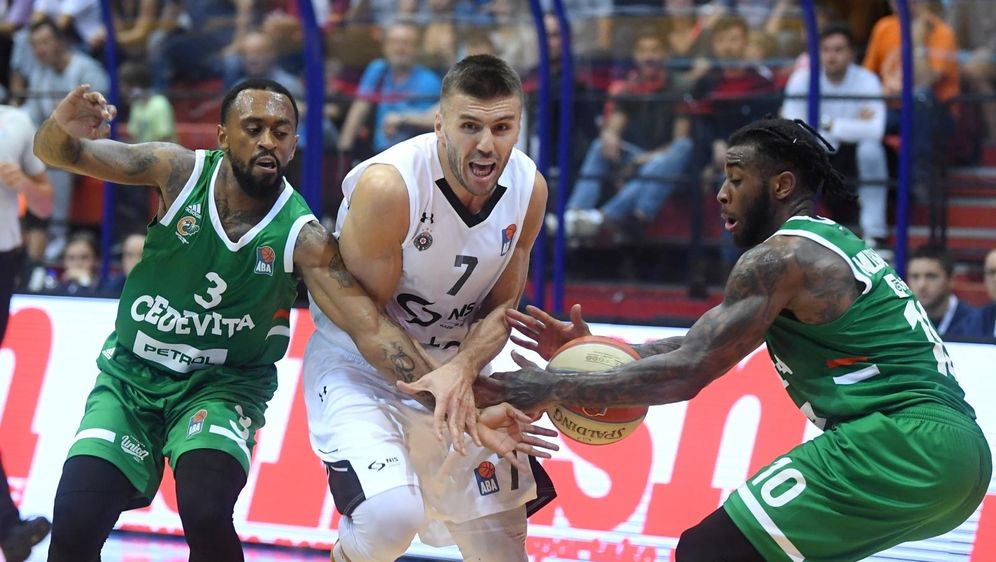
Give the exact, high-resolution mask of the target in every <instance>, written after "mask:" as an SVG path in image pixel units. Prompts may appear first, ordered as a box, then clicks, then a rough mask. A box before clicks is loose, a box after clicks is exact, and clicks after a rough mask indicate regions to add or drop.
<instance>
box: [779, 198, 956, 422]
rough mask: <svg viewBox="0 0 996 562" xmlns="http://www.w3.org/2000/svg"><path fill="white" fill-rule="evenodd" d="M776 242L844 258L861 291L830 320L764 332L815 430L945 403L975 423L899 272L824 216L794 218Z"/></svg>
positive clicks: (783, 321)
mask: <svg viewBox="0 0 996 562" xmlns="http://www.w3.org/2000/svg"><path fill="white" fill-rule="evenodd" d="M775 235H776V236H802V237H803V238H806V239H809V240H811V241H813V242H816V243H817V244H819V245H821V246H823V247H825V248H827V249H828V250H830V251H832V252H834V253H835V254H837V255H839V256H840V257H841V258H842V259H844V260H845V261H846V262H847V264H848V265H849V266H850V268H851V271H852V272H853V273H854V278H855V279H856V280H857V282H858V284H859V285H860V286H861V287H862V293H861V295H860V296H858V298H857V300H855V301H854V303H853V304H852V305H851V307H850V308H849V309H848V310H847V311H846V312H845V313H844V314H843V315H842V316H841V317H839V318H837V319H836V320H834V321H832V322H828V323H826V324H819V325H811V324H804V323H802V322H799V321H797V320H795V319H793V318H790V317H787V316H785V315H781V316H779V317H778V318H777V319H776V320H775V322H774V324H772V326H771V327H770V328H769V329H768V331H767V333H766V334H765V341H766V342H767V346H768V353H769V354H770V355H771V360H772V361H773V362H774V364H775V370H776V371H777V372H778V374H779V375H780V376H781V377H782V379H783V381H784V384H785V389H786V391H788V393H789V395H790V396H791V397H792V400H793V401H795V403H796V405H797V406H799V408H800V409H801V410H802V411H803V413H805V414H806V416H807V417H809V419H810V420H812V421H813V423H815V424H816V425H818V426H820V427H821V428H823V427H830V426H832V425H835V424H836V423H838V422H841V421H845V420H848V419H852V418H857V417H861V416H865V415H868V414H870V413H872V412H883V413H889V412H894V411H897V410H900V409H903V408H907V407H910V406H914V405H918V404H930V403H933V404H938V403H939V404H945V405H948V406H950V407H952V408H954V409H955V410H957V411H960V412H963V413H964V414H966V415H968V416H969V417H971V418H974V417H975V412H974V410H972V407H971V406H969V405H968V403H967V402H965V394H964V392H963V391H962V389H961V387H960V386H958V383H957V382H956V381H955V378H954V366H953V364H952V362H951V359H950V358H949V357H948V353H947V350H946V349H945V348H944V343H943V342H942V341H941V338H940V336H938V335H937V331H936V330H935V329H934V326H933V325H932V324H931V323H930V320H929V319H928V318H927V313H926V312H925V311H924V309H923V306H921V305H920V303H919V302H918V301H917V300H916V297H914V296H913V293H912V291H910V289H909V287H907V286H906V283H905V282H903V280H902V279H900V277H899V275H898V274H897V273H896V271H895V270H894V269H892V268H891V267H889V265H888V264H887V263H886V262H885V261H884V260H883V259H882V258H881V257H880V256H879V255H878V254H876V253H875V251H874V250H872V249H871V248H869V247H868V246H867V245H865V243H864V241H863V240H861V239H860V238H858V237H857V236H855V235H854V234H853V233H852V232H851V231H849V230H847V229H846V228H844V227H842V226H840V225H839V224H837V223H835V222H833V221H831V220H828V219H823V218H811V217H798V216H797V217H793V218H791V219H789V220H788V221H786V222H785V224H783V225H782V227H781V228H780V229H779V230H778V231H777V232H776V233H775Z"/></svg>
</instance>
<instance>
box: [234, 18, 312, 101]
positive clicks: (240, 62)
mask: <svg viewBox="0 0 996 562" xmlns="http://www.w3.org/2000/svg"><path fill="white" fill-rule="evenodd" d="M249 78H266V79H268V80H273V81H274V82H277V83H278V84H283V86H284V87H285V88H287V90H288V91H290V93H291V95H293V96H294V99H295V100H296V101H297V103H299V104H300V103H303V102H304V85H302V84H301V80H300V79H298V77H297V76H294V75H293V74H291V73H290V72H287V71H286V70H284V69H283V68H281V67H280V66H279V65H278V64H277V52H276V50H275V49H274V47H273V43H272V41H271V40H270V37H269V36H268V35H266V34H264V33H262V32H259V31H252V32H250V33H247V34H246V36H245V37H244V38H243V39H242V41H241V42H240V43H239V48H238V53H237V54H233V55H232V56H230V57H226V58H225V89H226V90H227V89H229V88H231V87H232V86H234V85H235V84H237V83H238V82H241V81H242V80H246V79H249Z"/></svg>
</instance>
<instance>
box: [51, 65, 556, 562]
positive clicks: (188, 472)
mask: <svg viewBox="0 0 996 562" xmlns="http://www.w3.org/2000/svg"><path fill="white" fill-rule="evenodd" d="M115 113H116V109H115V108H114V107H113V106H111V105H108V104H107V101H106V100H105V99H104V97H103V96H102V95H101V94H100V93H99V92H92V91H90V90H89V87H88V86H80V87H78V88H76V89H75V90H74V91H73V92H71V93H70V94H68V95H67V96H66V97H65V98H64V99H63V100H62V102H61V103H60V104H59V105H58V107H56V109H55V110H54V111H53V113H52V115H51V116H50V117H49V119H48V120H47V121H46V122H45V123H44V124H43V125H42V126H41V127H40V129H39V131H38V133H37V134H36V136H35V152H36V154H37V155H38V156H39V157H40V158H41V159H42V160H43V161H44V162H45V163H47V164H48V165H50V166H56V167H60V168H65V169H68V170H71V171H73V172H76V173H79V174H86V175H90V176H94V177H98V178H102V179H105V180H109V181H113V182H116V183H121V184H132V185H151V186H156V187H158V188H159V190H160V192H161V193H162V203H161V205H160V207H159V211H158V213H157V216H156V220H155V221H154V222H153V224H152V225H151V226H150V227H149V234H148V238H147V240H146V243H145V248H144V251H143V255H142V259H141V261H140V262H139V263H138V265H136V266H135V268H134V270H133V271H132V272H131V274H130V275H129V277H128V280H127V282H126V284H125V287H124V290H123V292H122V295H121V301H120V305H119V307H118V315H117V320H116V322H115V331H114V332H113V333H112V334H111V336H110V337H109V338H108V339H107V342H106V343H105V345H104V349H103V350H102V351H101V353H100V354H99V356H98V359H97V365H98V367H99V368H100V374H99V375H98V376H97V380H96V384H95V387H94V389H93V391H92V392H91V393H90V396H89V397H88V399H87V403H86V409H85V412H84V415H83V420H82V422H81V423H80V428H79V431H78V432H77V434H76V438H75V440H74V442H73V444H72V446H71V447H70V450H69V459H68V460H67V461H66V464H65V466H64V467H63V474H62V479H61V480H60V482H59V488H58V491H57V492H56V498H55V510H54V517H53V528H52V541H51V546H50V550H49V561H50V562H63V561H74V562H76V561H95V560H98V559H99V557H100V549H101V546H102V545H103V543H104V541H105V540H106V538H107V536H108V534H109V533H110V531H111V528H112V527H113V525H114V523H115V521H116V520H117V518H118V516H119V515H120V513H121V512H122V511H123V510H126V509H131V508H135V507H141V506H145V505H148V504H149V503H150V501H151V500H152V498H153V496H154V495H155V493H156V490H157V489H158V487H159V482H160V479H161V477H162V471H163V463H164V459H165V458H168V459H169V462H170V466H171V467H172V468H173V470H174V474H175V479H176V497H177V505H178V509H179V515H180V519H181V521H182V523H183V528H184V534H185V536H186V539H187V542H188V543H189V545H190V560H191V561H202V562H208V561H210V562H228V561H242V560H243V559H244V558H243V554H242V547H241V544H240V542H239V539H238V535H237V534H236V532H235V528H234V526H233V522H232V513H233V508H234V505H235V501H236V499H237V498H238V495H239V492H240V491H241V489H242V487H243V486H244V485H245V483H246V474H247V471H248V469H249V464H250V452H251V450H252V448H253V446H254V444H255V443H254V436H255V433H256V431H257V430H258V429H259V428H260V427H262V425H263V423H264V418H263V414H264V411H265V409H266V404H267V402H268V401H269V400H270V399H271V398H272V396H273V393H274V391H275V389H276V384H277V379H276V368H275V366H274V363H275V362H276V361H277V360H279V359H280V358H281V357H282V356H283V355H284V352H285V351H286V349H287V345H288V343H289V339H290V326H289V312H290V307H291V305H292V304H293V302H294V299H295V296H296V285H297V276H301V277H303V279H304V281H305V283H306V284H307V285H308V289H309V291H310V292H311V295H312V296H313V298H314V299H315V300H316V301H317V302H318V304H319V306H320V307H321V308H322V310H323V311H324V312H325V313H326V314H327V315H329V317H330V318H332V319H333V321H335V322H336V323H337V324H338V325H339V326H341V327H342V328H343V329H344V330H346V331H347V332H348V333H349V335H350V336H351V337H352V338H354V340H355V343H356V345H357V347H358V349H359V350H360V352H361V353H362V354H363V355H364V357H365V358H366V359H367V360H368V361H370V362H371V363H372V364H374V365H376V366H377V368H379V369H381V370H383V371H384V372H385V373H390V374H391V375H392V376H394V377H396V378H398V379H399V380H410V379H412V378H414V377H417V376H419V375H421V374H424V373H425V372H427V371H428V370H429V367H430V364H431V362H430V360H428V359H427V358H426V356H425V355H423V354H422V352H421V350H420V349H419V348H418V347H416V346H414V345H413V344H412V342H411V341H410V340H409V339H408V337H407V336H405V335H404V333H403V332H402V331H401V330H400V329H399V328H398V327H397V326H395V325H394V324H393V323H391V322H390V321H389V319H387V318H386V317H384V316H382V315H381V314H380V312H379V311H378V309H377V307H376V305H375V304H374V303H373V301H371V300H370V299H369V297H368V296H367V295H366V293H365V292H364V290H363V289H362V287H360V286H359V285H358V284H357V283H355V282H354V280H353V278H352V277H351V276H350V274H349V272H348V271H346V269H345V268H344V267H343V262H342V259H341V257H340V256H339V253H338V246H337V244H336V243H335V240H334V239H332V238H331V237H330V235H329V234H328V233H327V232H326V231H325V230H324V229H323V228H322V227H321V225H320V224H319V223H318V222H317V221H316V220H315V217H314V216H312V215H311V212H310V210H309V209H308V206H307V204H306V203H305V201H304V200H303V199H302V198H301V196H300V195H299V194H298V193H297V192H295V191H294V189H293V188H292V187H291V186H290V184H289V183H287V181H286V180H285V179H284V169H285V167H286V166H287V164H288V163H289V162H290V160H291V158H293V156H294V150H295V147H296V144H297V135H296V134H295V131H296V129H297V122H298V110H297V105H296V104H295V102H294V100H293V98H292V97H291V95H290V94H289V93H288V92H287V90H286V89H285V88H284V87H283V86H281V85H280V84H278V83H276V82H273V81H270V80H249V81H246V82H242V83H240V84H239V85H237V86H235V87H234V88H232V89H231V90H230V91H229V92H228V93H227V94H226V96H225V98H224V100H223V101H222V104H221V124H220V125H219V127H218V146H219V148H220V150H198V151H192V150H188V149H186V148H184V147H181V146H178V145H175V144H168V143H146V144H137V145H127V144H122V143H118V142H114V141H110V140H106V139H103V138H102V137H104V136H106V132H107V129H108V121H109V120H111V119H113V118H114V116H115ZM481 420H482V422H481V423H480V424H479V426H480V427H478V432H479V435H480V439H481V440H482V441H484V445H485V446H488V447H492V448H494V449H495V450H496V451H497V452H498V453H499V454H502V455H507V456H513V453H514V451H516V450H518V451H521V452H525V453H527V454H540V455H541V456H546V455H545V454H544V453H542V452H540V451H537V450H536V449H535V448H534V447H532V445H530V443H534V444H537V445H540V446H542V445H541V444H540V442H539V441H537V440H536V439H534V438H532V437H530V436H528V435H523V433H522V430H523V429H525V431H532V430H531V429H529V426H528V424H527V423H526V421H528V418H525V415H524V414H522V413H521V412H516V411H515V410H514V409H513V408H511V407H509V406H508V405H507V404H506V405H504V406H503V407H501V408H499V409H498V410H490V409H489V410H486V411H485V412H484V413H482V416H481ZM520 422H521V426H520ZM495 428H501V429H503V431H496V430H495Z"/></svg>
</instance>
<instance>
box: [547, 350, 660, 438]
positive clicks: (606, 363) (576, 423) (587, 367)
mask: <svg viewBox="0 0 996 562" xmlns="http://www.w3.org/2000/svg"><path fill="white" fill-rule="evenodd" d="M639 358H640V355H639V354H638V353H637V352H636V351H635V350H634V349H633V348H632V347H630V346H628V345H626V344H625V343H622V342H620V341H617V340H614V339H612V338H607V337H603V336H585V337H581V338H577V339H574V340H571V341H570V342H568V343H566V344H564V346H563V347H561V348H560V349H558V350H557V351H556V353H554V354H553V357H552V358H550V362H549V363H548V364H547V368H548V369H551V370H554V371H555V370H557V369H563V370H565V371H580V372H597V371H604V370H606V369H609V368H612V367H616V366H619V365H622V364H624V363H629V362H631V361H635V360H637V359H639ZM647 410H648V408H647V407H646V406H638V407H615V408H575V407H571V406H566V405H561V404H558V405H556V406H554V407H552V408H550V409H548V410H547V411H546V413H547V415H548V416H549V417H550V421H552V422H553V425H555V426H556V427H557V429H558V430H559V431H560V433H561V434H562V435H565V436H567V437H569V438H571V439H573V440H574V441H577V442H579V443H586V444H588V445H608V444H609V443H615V442H616V441H619V440H621V439H622V438H624V437H626V436H627V435H629V434H630V433H632V432H633V431H634V430H635V429H636V428H637V427H639V425H640V424H641V423H642V422H643V418H644V417H646V415H647Z"/></svg>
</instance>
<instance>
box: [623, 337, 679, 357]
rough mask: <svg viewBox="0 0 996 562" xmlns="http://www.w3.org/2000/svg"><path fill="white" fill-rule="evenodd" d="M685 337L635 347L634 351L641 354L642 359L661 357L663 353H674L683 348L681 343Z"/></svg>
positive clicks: (665, 339)
mask: <svg viewBox="0 0 996 562" xmlns="http://www.w3.org/2000/svg"><path fill="white" fill-rule="evenodd" d="M683 339H684V336H676V337H671V338H664V339H662V340H657V341H651V342H647V343H643V344H636V345H633V346H632V347H633V350H635V351H636V352H637V353H639V354H640V357H651V356H654V355H660V354H661V353H668V352H670V351H674V350H676V349H678V348H679V347H681V341H682V340H683Z"/></svg>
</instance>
